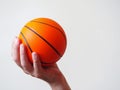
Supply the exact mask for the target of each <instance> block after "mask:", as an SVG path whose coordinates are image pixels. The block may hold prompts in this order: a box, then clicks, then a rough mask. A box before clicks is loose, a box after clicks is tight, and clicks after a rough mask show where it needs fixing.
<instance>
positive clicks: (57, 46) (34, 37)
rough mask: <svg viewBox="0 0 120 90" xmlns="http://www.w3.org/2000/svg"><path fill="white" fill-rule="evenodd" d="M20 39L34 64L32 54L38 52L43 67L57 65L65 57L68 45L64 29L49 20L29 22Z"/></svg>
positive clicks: (41, 19)
mask: <svg viewBox="0 0 120 90" xmlns="http://www.w3.org/2000/svg"><path fill="white" fill-rule="evenodd" d="M19 39H20V40H21V41H22V43H23V44H24V45H25V46H26V48H27V53H28V57H29V60H30V62H31V63H32V62H33V60H32V56H31V53H32V52H37V53H38V54H39V55H40V57H41V63H42V65H43V66H49V65H51V64H54V63H56V62H57V61H58V60H59V59H60V58H61V57H62V56H63V54H64V52H65V49H66V44H67V40H66V35H65V32H64V30H63V29H62V27H61V26H60V25H59V24H58V23H57V22H55V21H54V20H52V19H48V18H37V19H34V20H31V21H29V22H28V23H27V24H26V25H25V26H24V27H23V28H22V30H21V32H20V34H19Z"/></svg>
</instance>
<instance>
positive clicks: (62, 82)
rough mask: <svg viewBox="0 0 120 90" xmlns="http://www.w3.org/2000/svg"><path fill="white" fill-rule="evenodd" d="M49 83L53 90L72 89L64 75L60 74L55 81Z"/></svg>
mask: <svg viewBox="0 0 120 90" xmlns="http://www.w3.org/2000/svg"><path fill="white" fill-rule="evenodd" d="M49 85H50V87H51V88H52V90H71V89H70V87H69V85H68V83H67V81H66V79H65V77H64V76H63V75H60V76H59V78H58V79H57V80H56V81H55V82H52V83H49Z"/></svg>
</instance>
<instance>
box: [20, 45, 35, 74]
mask: <svg viewBox="0 0 120 90" xmlns="http://www.w3.org/2000/svg"><path fill="white" fill-rule="evenodd" d="M20 60H21V66H22V69H23V71H24V72H25V73H27V74H31V73H32V71H33V67H32V65H31V64H30V62H29V59H28V55H27V52H26V48H25V46H24V45H23V44H21V45H20Z"/></svg>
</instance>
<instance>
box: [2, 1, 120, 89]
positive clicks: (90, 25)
mask: <svg viewBox="0 0 120 90" xmlns="http://www.w3.org/2000/svg"><path fill="white" fill-rule="evenodd" d="M38 17H48V18H51V19H54V20H55V21H57V22H58V23H59V24H60V25H61V26H62V27H63V28H64V30H65V32H66V35H67V41H68V45H67V49H66V52H65V54H64V56H63V57H62V58H61V59H60V60H59V61H58V62H57V63H58V66H59V67H60V69H61V71H62V72H63V73H64V75H65V77H66V79H67V81H68V83H69V85H70V86H71V88H72V90H120V0H0V90H51V89H50V87H49V85H48V84H47V83H46V82H44V81H42V80H40V79H36V78H33V77H31V76H29V75H26V74H24V73H23V71H22V70H21V69H20V68H19V67H18V66H17V65H16V64H15V63H14V61H13V60H12V57H11V43H12V41H13V39H14V37H15V36H17V35H18V34H19V32H20V30H21V28H22V27H23V26H24V24H25V23H26V22H28V21H29V20H31V19H34V18H38Z"/></svg>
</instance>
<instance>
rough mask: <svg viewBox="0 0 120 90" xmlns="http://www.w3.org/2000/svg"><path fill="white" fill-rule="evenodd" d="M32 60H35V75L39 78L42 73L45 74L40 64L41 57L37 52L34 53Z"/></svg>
mask: <svg viewBox="0 0 120 90" xmlns="http://www.w3.org/2000/svg"><path fill="white" fill-rule="evenodd" d="M32 59H33V68H34V75H35V77H39V76H40V73H43V68H42V65H41V62H40V57H39V55H38V54H37V53H36V52H33V53H32Z"/></svg>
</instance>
